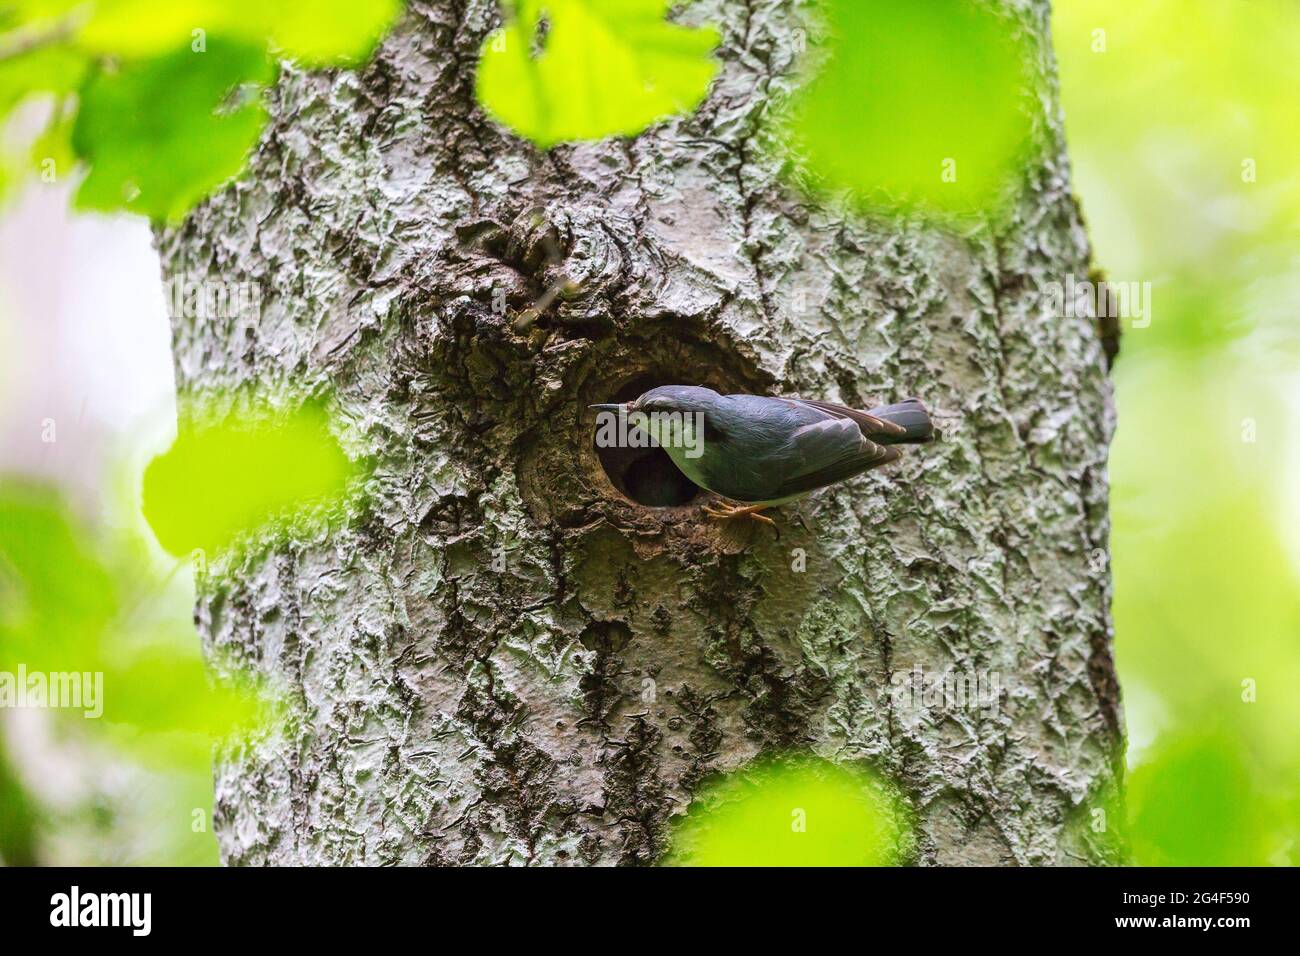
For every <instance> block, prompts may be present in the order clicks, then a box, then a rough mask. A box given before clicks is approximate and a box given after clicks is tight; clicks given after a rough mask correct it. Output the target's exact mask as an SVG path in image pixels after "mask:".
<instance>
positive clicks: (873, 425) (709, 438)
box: [591, 385, 935, 526]
mask: <svg viewBox="0 0 1300 956" xmlns="http://www.w3.org/2000/svg"><path fill="white" fill-rule="evenodd" d="M591 407H592V408H595V409H599V410H600V411H606V412H617V413H619V414H625V415H627V420H628V422H629V423H630V424H635V425H636V426H637V427H639V428H641V429H643V430H644V431H646V432H647V433H648V434H649V435H650V436H651V437H653V438H654V440H655V441H656V442H657V443H658V444H659V445H660V446H661V447H662V448H663V449H664V451H666V452H667V453H668V456H669V457H670V458H671V459H672V461H673V464H675V465H676V466H677V467H678V468H679V469H681V471H682V473H683V474H684V475H686V477H687V478H689V479H690V480H691V481H692V482H694V483H695V484H697V485H699V486H700V487H701V488H705V489H707V490H708V491H712V492H715V493H717V494H719V495H721V496H722V497H724V498H730V499H731V500H732V501H737V502H740V504H739V505H738V506H737V505H729V504H725V503H724V504H722V505H719V506H708V505H706V506H705V508H704V510H705V512H706V513H707V514H709V515H710V516H711V517H713V518H718V519H728V518H737V517H748V518H753V519H755V520H758V521H764V522H767V523H768V524H771V525H773V526H775V522H773V521H772V519H770V518H768V517H767V516H766V515H762V514H759V512H761V511H763V510H764V509H766V508H771V507H772V506H774V505H781V504H785V503H786V502H788V501H793V500H795V499H796V498H802V497H803V496H804V495H806V494H808V493H809V492H811V491H815V490H816V489H818V488H825V487H826V486H827V485H833V484H835V483H836V482H840V481H844V480H845V479H848V478H852V477H853V476H854V475H857V474H860V473H862V472H864V471H867V470H869V469H871V468H875V467H877V466H879V465H885V464H888V463H889V462H891V461H894V460H895V459H897V458H898V457H899V451H898V449H897V448H894V447H892V446H894V445H913V444H923V443H925V442H928V441H932V440H933V439H934V434H935V433H934V426H933V425H932V424H931V422H930V416H929V414H928V413H927V412H926V410H925V406H924V405H922V404H921V402H920V400H919V399H915V398H909V399H907V400H906V401H903V402H899V403H898V404H896V405H884V406H881V407H880V408H873V409H871V410H870V411H866V412H864V411H859V410H857V409H854V408H847V407H845V406H843V405H836V404H834V403H832V402H815V401H810V400H805V399H798V398H765V397H763V396H760V395H719V394H718V393H717V392H715V391H714V390H713V389H711V388H700V387H698V386H694V385H662V386H660V387H659V388H652V389H650V391H648V392H646V393H645V394H643V395H641V396H640V397H639V398H637V399H635V400H634V401H631V402H627V403H626V404H622V405H617V404H615V405H592V406H591Z"/></svg>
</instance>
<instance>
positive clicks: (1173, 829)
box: [0, 0, 1300, 865]
mask: <svg viewBox="0 0 1300 956" xmlns="http://www.w3.org/2000/svg"><path fill="white" fill-rule="evenodd" d="M1053 23H1054V27H1053V29H1054V36H1055V44H1056V53H1057V58H1058V61H1059V66H1060V86H1061V97H1062V101H1063V104H1064V109H1065V113H1066V125H1067V134H1068V137H1069V144H1070V153H1071V158H1072V162H1073V167H1074V180H1075V184H1076V190H1077V193H1078V195H1079V198H1080V202H1081V204H1082V207H1083V210H1084V213H1085V216H1086V218H1087V221H1088V225H1089V229H1090V233H1091V237H1092V240H1093V243H1094V248H1095V252H1096V261H1097V264H1098V265H1099V266H1100V267H1101V268H1102V269H1104V271H1105V272H1106V274H1107V276H1108V277H1109V278H1110V279H1111V280H1113V281H1115V282H1138V283H1150V288H1151V299H1150V315H1149V318H1150V322H1149V324H1145V320H1144V321H1143V323H1142V324H1143V325H1144V327H1134V324H1133V322H1132V321H1129V320H1124V321H1123V322H1122V326H1123V328H1122V332H1123V337H1122V347H1121V353H1120V356H1119V359H1118V361H1117V363H1116V365H1115V368H1114V373H1113V374H1114V383H1115V391H1116V402H1117V405H1118V412H1119V423H1120V424H1119V431H1118V434H1117V435H1116V439H1115V443H1114V446H1113V448H1112V452H1111V469H1110V478H1111V485H1112V518H1113V534H1112V550H1113V554H1112V561H1113V571H1114V581H1115V605H1114V610H1115V625H1116V653H1117V662H1118V667H1119V670H1120V677H1121V683H1122V687H1123V693H1124V705H1125V711H1126V717H1127V722H1128V737H1129V743H1128V754H1127V758H1128V763H1129V768H1130V773H1129V777H1128V784H1127V794H1126V797H1127V803H1128V817H1129V819H1128V823H1127V826H1126V831H1127V835H1128V840H1129V844H1130V846H1131V848H1132V853H1133V856H1134V859H1135V860H1136V861H1137V862H1139V863H1147V864H1153V865H1168V864H1193V865H1194V864H1209V865H1214V864H1233V863H1235V864H1252V865H1294V863H1295V862H1296V859H1297V857H1298V856H1300V734H1297V732H1296V728H1297V727H1298V726H1300V693H1298V692H1297V689H1298V688H1300V586H1298V585H1300V268H1298V267H1300V126H1297V124H1296V122H1295V116H1296V113H1295V111H1296V105H1297V104H1298V103H1300V3H1296V2H1295V0H1145V2H1142V3H1133V2H1132V0H1127V2H1120V0H1061V2H1059V3H1057V4H1055V10H1054V20H1053ZM935 108H936V109H943V110H948V109H950V108H951V105H950V104H935ZM68 195H69V186H68V184H66V183H54V184H43V183H32V184H30V185H28V186H26V187H25V188H23V189H22V190H20V191H19V192H18V193H17V195H16V196H15V197H14V198H13V199H12V200H11V201H10V203H9V205H8V206H7V207H6V210H5V212H4V213H3V217H2V218H0V436H2V444H0V475H4V476H5V477H4V478H3V479H2V480H0V512H3V513H2V514H0V518H3V521H4V522H5V530H6V531H7V532H8V533H10V534H11V535H12V534H16V533H18V530H16V529H20V526H24V527H26V526H30V527H37V528H39V529H42V530H41V533H42V535H44V536H45V537H47V538H49V540H50V541H54V542H56V543H59V547H58V548H57V549H56V548H53V546H52V549H51V550H50V551H49V552H48V553H46V554H45V557H44V558H43V560H45V561H47V562H48V563H49V569H51V577H50V581H51V585H50V590H49V592H48V594H47V597H48V598H49V602H50V606H49V607H46V608H36V609H34V610H33V609H30V608H29V609H28V610H29V611H30V612H31V613H30V614H29V617H30V616H32V615H35V618H36V619H37V620H39V621H42V622H44V625H46V626H47V633H58V634H61V635H62V638H61V639H62V640H65V641H66V642H68V643H67V644H65V645H63V646H64V647H65V648H67V647H79V648H83V650H84V647H83V645H85V644H89V643H95V644H96V646H99V645H100V644H103V643H105V642H108V635H116V637H118V638H126V639H128V640H129V641H131V642H136V643H138V642H140V641H141V640H144V641H145V642H146V643H147V644H148V645H149V646H150V647H151V648H153V649H154V651H155V652H156V653H157V654H159V655H161V659H162V660H164V661H165V662H166V663H167V664H168V665H169V666H173V665H174V666H175V667H176V668H178V669H179V671H180V672H181V673H190V669H192V668H193V667H195V666H197V665H196V661H197V638H196V637H195V636H194V634H193V631H192V628H191V627H190V623H189V621H190V608H191V600H192V578H191V573H192V570H191V566H190V564H189V563H188V562H185V561H177V560H176V559H175V558H172V557H169V556H167V555H165V554H164V553H163V552H162V550H161V549H160V548H159V547H158V546H157V544H156V542H155V541H154V540H153V538H152V534H151V533H150V530H149V528H148V526H147V525H146V524H145V523H144V522H143V520H142V519H141V515H140V491H139V488H140V480H141V474H142V472H143V469H144V467H145V465H146V463H147V462H148V461H149V459H150V457H151V456H152V455H154V454H157V453H158V452H160V451H162V450H163V449H164V448H166V447H167V445H168V444H169V443H170V441H171V439H172V437H173V436H174V421H175V411H176V410H175V399H174V390H173V380H172V371H171V364H170V355H169V343H168V335H169V333H168V325H167V320H166V316H165V307H164V303H163V296H162V291H161V288H160V284H159V274H158V265H157V261H156V257H155V255H154V253H153V251H152V246H151V242H150V234H149V229H148V226H147V224H146V223H145V221H144V220H142V219H139V218H133V217H127V216H102V215H97V214H86V213H81V214H74V213H71V212H69V201H68ZM51 422H53V424H54V428H55V432H54V434H55V436H56V438H55V440H54V441H49V440H48V437H49V434H50V432H49V425H50V423H51ZM24 522H26V523H27V524H26V525H23V523H24ZM42 522H43V524H42ZM51 529H54V530H51ZM56 532H57V533H56ZM95 581H99V582H100V583H101V584H102V585H103V586H102V588H100V589H98V590H96V589H95V588H93V587H90V586H89V585H87V587H82V585H86V582H95ZM88 588H89V589H88ZM60 589H62V590H60ZM105 594H107V595H109V597H107V598H104V597H103V595H105ZM6 597H9V598H12V595H6V594H5V592H4V591H3V590H2V589H0V610H3V607H4V604H3V602H4V601H5V600H6ZM105 602H107V603H105ZM70 609H71V610H70ZM3 621H4V615H3V614H0V638H4V637H5V636H6V632H5V631H4V625H3ZM142 635H143V637H142ZM8 636H9V637H11V638H13V637H14V634H12V633H11V634H9V635H8ZM78 642H81V643H78ZM109 643H111V642H109ZM119 663H120V662H116V661H113V660H110V661H108V662H107V663H106V664H105V666H106V667H112V666H119ZM0 666H3V664H0ZM137 676H138V675H137ZM186 680H187V679H180V680H178V682H177V683H178V686H179V687H181V688H184V687H186V686H187V684H186ZM150 701H151V706H150V707H149V708H146V709H144V711H145V712H141V713H139V714H137V715H136V717H135V718H134V723H131V724H130V725H129V726H126V727H125V728H123V727H117V728H108V727H104V726H102V725H100V723H99V722H96V721H86V720H83V719H81V718H80V717H79V716H69V715H65V714H60V713H59V712H57V711H19V710H6V711H3V712H0V858H3V859H4V860H5V861H7V862H13V863H18V862H40V863H131V864H136V863H182V864H211V863H215V862H216V861H217V853H216V845H215V841H214V840H213V838H212V835H211V819H210V814H211V806H210V802H211V785H210V768H209V763H208V761H209V752H208V746H207V742H206V737H205V736H204V730H205V728H204V727H202V726H201V724H202V721H199V720H196V719H194V717H195V715H194V714H192V713H190V712H189V711H188V710H187V702H186V700H184V699H179V698H178V696H177V695H175V694H173V695H155V697H152V698H150ZM836 785H837V786H838V785H839V784H836Z"/></svg>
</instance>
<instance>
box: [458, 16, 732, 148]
mask: <svg viewBox="0 0 1300 956" xmlns="http://www.w3.org/2000/svg"><path fill="white" fill-rule="evenodd" d="M673 5H674V3H673V0H515V2H514V3H510V4H508V5H507V6H508V8H509V13H510V16H509V20H508V21H507V23H506V25H505V26H504V27H502V28H501V29H499V30H497V31H495V32H494V33H492V34H491V35H490V36H489V37H488V38H487V40H486V41H485V42H484V44H483V49H482V53H481V58H480V60H479V66H478V82H477V92H478V98H479V101H480V102H481V103H482V104H483V106H484V107H485V108H486V109H487V110H488V112H489V113H491V114H492V115H493V116H495V117H496V118H497V119H498V120H500V121H501V122H503V123H505V124H506V125H507V126H510V127H511V128H512V129H514V130H515V131H516V132H517V133H520V134H522V135H524V136H527V137H528V138H529V139H531V140H533V141H534V142H535V143H537V144H538V145H540V146H553V145H555V144H556V143H562V142H568V141H571V140H579V139H599V138H600V137H603V136H614V135H623V134H634V133H639V132H641V130H643V129H645V128H646V127H647V126H649V125H650V124H652V123H654V122H657V121H658V120H660V119H663V118H665V117H667V116H670V115H673V114H675V113H682V112H687V111H689V110H692V109H694V108H695V106H696V105H697V104H698V103H699V102H700V100H701V99H703V97H704V93H705V91H706V90H707V89H708V86H709V82H710V81H711V80H712V79H713V74H714V73H715V72H716V71H717V63H716V62H715V61H714V60H712V59H711V58H710V56H709V54H710V52H711V51H712V50H713V48H714V47H715V46H717V43H718V34H717V32H716V31H715V30H713V29H712V28H708V27H691V28H688V27H682V26H678V25H676V24H672V23H668V22H667V21H666V20H665V19H664V18H665V16H666V15H667V13H668V11H669V9H671V8H672V6H673Z"/></svg>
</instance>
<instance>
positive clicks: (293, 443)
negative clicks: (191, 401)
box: [144, 404, 355, 555]
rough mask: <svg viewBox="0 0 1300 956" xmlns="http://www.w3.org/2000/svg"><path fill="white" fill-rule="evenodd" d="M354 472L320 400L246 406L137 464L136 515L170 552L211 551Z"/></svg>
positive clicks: (298, 509)
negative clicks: (282, 407)
mask: <svg viewBox="0 0 1300 956" xmlns="http://www.w3.org/2000/svg"><path fill="white" fill-rule="evenodd" d="M354 474H355V470H354V468H353V465H352V463H351V462H350V461H349V460H348V457H347V456H346V455H345V454H344V452H343V450H342V448H340V447H339V443H338V441H337V440H336V439H335V438H334V436H333V435H332V434H331V433H330V428H329V417H328V415H327V414H326V412H325V410H324V409H323V408H322V407H321V406H319V405H315V404H310V405H306V406H304V407H303V408H301V409H299V410H297V411H296V412H294V413H292V414H290V415H286V416H282V417H279V418H277V417H274V416H273V415H272V414H271V413H269V412H265V411H262V412H254V413H252V414H251V415H248V416H241V417H240V418H239V419H235V418H233V417H231V418H227V419H226V420H224V421H220V422H205V423H201V424H199V425H197V426H191V427H185V428H183V429H182V431H181V434H180V435H179V437H177V439H176V442H175V444H174V445H172V447H171V448H170V449H169V450H168V451H167V452H166V453H165V454H163V455H160V456H159V457H157V458H155V459H154V460H153V461H152V462H151V463H150V464H149V467H148V468H147V469H146V470H145V474H144V516H145V519H146V520H147V521H148V522H149V525H150V526H151V527H152V528H153V531H154V534H155V535H157V536H158V541H159V543H161V544H162V546H163V547H164V548H166V549H167V550H168V551H169V552H171V553H172V554H175V555H187V554H189V553H190V552H192V551H194V550H195V549H203V550H204V551H206V552H216V551H219V550H221V549H222V548H225V547H227V546H228V545H230V544H231V543H232V542H233V541H234V540H235V539H236V538H237V537H239V536H240V535H242V534H243V533H244V532H247V531H251V530H255V529H258V528H261V527H263V526H265V525H267V524H270V523H273V522H277V521H281V520H292V519H294V518H295V517H297V516H299V515H301V514H303V513H304V512H308V511H312V510H314V509H316V508H318V507H319V506H321V505H324V504H327V503H329V502H330V501H333V500H336V499H338V498H339V497H341V496H342V495H343V494H344V493H345V491H346V487H347V485H348V482H349V481H350V480H351V479H352V478H353V476H354Z"/></svg>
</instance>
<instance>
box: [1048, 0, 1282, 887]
mask: <svg viewBox="0 0 1300 956" xmlns="http://www.w3.org/2000/svg"><path fill="white" fill-rule="evenodd" d="M1055 7H1056V11H1055V22H1054V35H1055V47H1056V52H1057V57H1058V59H1059V63H1060V76H1061V88H1062V97H1063V102H1064V107H1065V115H1066V127H1067V134H1068V136H1069V140H1070V154H1071V160H1072V164H1073V166H1074V169H1075V182H1076V188H1077V190H1078V193H1079V195H1080V196H1081V198H1082V202H1083V207H1084V211H1085V214H1086V215H1087V218H1088V224H1089V231H1090V234H1091V237H1092V240H1093V243H1094V246H1095V249H1096V256H1097V260H1098V262H1099V263H1100V265H1102V266H1103V267H1104V268H1105V270H1106V272H1107V273H1108V275H1109V277H1110V278H1111V279H1112V280H1114V281H1120V282H1150V283H1151V284H1152V292H1151V308H1150V318H1151V321H1150V325H1149V326H1147V327H1140V325H1141V323H1137V324H1136V327H1135V323H1132V322H1129V321H1123V326H1124V329H1123V343H1122V349H1121V354H1120V357H1119V360H1118V362H1117V364H1116V366H1115V369H1114V379H1115V385H1116V392H1117V405H1118V412H1119V431H1118V433H1117V435H1116V439H1115V443H1114V445H1113V447H1112V451H1111V461H1110V477H1111V489H1112V517H1113V533H1112V551H1113V562H1114V563H1113V571H1114V581H1115V605H1114V607H1115V625H1116V653H1117V662H1118V666H1119V671H1120V683H1121V686H1122V687H1123V689H1124V694H1125V707H1126V711H1127V718H1128V725H1129V733H1130V753H1129V762H1130V765H1131V768H1132V772H1131V776H1130V780H1129V786H1128V794H1127V799H1128V805H1129V812H1130V819H1131V827H1130V831H1131V832H1130V838H1131V841H1132V846H1133V852H1134V855H1135V858H1136V860H1137V861H1138V862H1139V863H1147V864H1152V865H1176V864H1188V865H1195V864H1226V863H1235V864H1254V865H1258V864H1266V863H1289V864H1294V863H1295V862H1296V861H1297V858H1300V816H1298V815H1297V812H1296V810H1297V807H1298V806H1300V735H1298V734H1296V732H1295V728H1296V727H1297V726H1298V725H1300V695H1297V694H1296V693H1295V687H1296V686H1298V682H1300V644H1298V643H1297V637H1298V636H1300V538H1298V537H1297V521H1296V518H1297V517H1298V516H1300V502H1298V501H1297V492H1298V490H1300V475H1297V474H1296V470H1297V466H1298V464H1300V459H1298V457H1297V446H1296V438H1297V435H1300V421H1298V420H1297V416H1300V402H1297V401H1296V398H1297V395H1300V378H1297V373H1296V358H1297V355H1300V326H1298V325H1297V315H1296V308H1295V302H1296V301H1297V292H1298V291H1300V290H1298V289H1297V280H1296V278H1295V274H1294V263H1295V262H1296V261H1297V257H1300V229H1297V227H1296V223H1297V222H1300V126H1297V124H1296V123H1295V122H1294V113H1295V104H1296V103H1297V102H1300V4H1296V3H1294V2H1291V0H1258V2H1252V3H1245V2H1224V0H1149V2H1146V3H1141V4H1133V3H1123V2H1120V0H1068V2H1062V3H1059V4H1056V5H1055Z"/></svg>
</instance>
